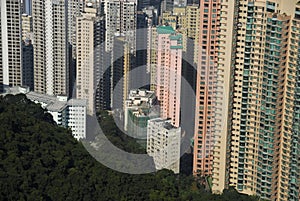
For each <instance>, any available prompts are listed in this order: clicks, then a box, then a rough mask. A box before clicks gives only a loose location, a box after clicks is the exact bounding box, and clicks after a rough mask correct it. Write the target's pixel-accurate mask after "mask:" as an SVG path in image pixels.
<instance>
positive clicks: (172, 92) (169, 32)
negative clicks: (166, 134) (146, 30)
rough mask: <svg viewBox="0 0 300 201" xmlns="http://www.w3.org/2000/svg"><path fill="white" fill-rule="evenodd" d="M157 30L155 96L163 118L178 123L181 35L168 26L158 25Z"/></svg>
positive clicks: (177, 125)
mask: <svg viewBox="0 0 300 201" xmlns="http://www.w3.org/2000/svg"><path fill="white" fill-rule="evenodd" d="M156 31H157V39H156V41H157V66H156V76H155V78H156V80H155V81H156V96H157V100H158V101H159V105H160V113H161V117H163V118H170V119H171V120H172V124H173V125H174V126H176V127H179V125H180V94H181V67H182V49H183V46H182V35H181V34H177V33H176V32H175V31H174V29H173V28H172V27H170V26H159V27H157V28H156Z"/></svg>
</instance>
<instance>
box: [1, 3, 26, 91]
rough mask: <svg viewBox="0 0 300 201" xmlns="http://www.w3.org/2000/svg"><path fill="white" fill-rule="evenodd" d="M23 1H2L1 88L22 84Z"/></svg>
mask: <svg viewBox="0 0 300 201" xmlns="http://www.w3.org/2000/svg"><path fill="white" fill-rule="evenodd" d="M21 49H22V48H21V0H1V1H0V87H1V85H6V86H18V85H21V84H22V56H21Z"/></svg>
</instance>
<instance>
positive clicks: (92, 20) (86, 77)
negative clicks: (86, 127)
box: [76, 4, 109, 115]
mask: <svg viewBox="0 0 300 201" xmlns="http://www.w3.org/2000/svg"><path fill="white" fill-rule="evenodd" d="M76 29H77V34H76V55H77V62H76V71H77V79H76V97H77V98H79V99H86V100H87V101H88V113H89V114H91V115H92V114H94V113H95V109H96V93H97V87H98V86H99V82H100V79H103V78H104V72H103V70H102V68H104V66H103V65H104V63H103V60H104V58H103V53H102V51H104V48H101V47H104V46H103V44H102V43H103V42H104V39H105V38H104V37H105V22H104V18H103V17H101V16H99V13H98V11H97V9H96V8H95V5H94V6H93V5H92V4H91V6H87V7H86V8H85V12H83V13H82V14H81V16H78V17H77V18H76ZM100 77H101V78H100ZM108 81H109V80H108ZM102 84H104V85H105V84H107V83H102ZM102 92H103V93H101V94H100V96H101V97H102V96H104V95H105V94H106V93H104V90H103V91H102ZM98 98H100V97H98Z"/></svg>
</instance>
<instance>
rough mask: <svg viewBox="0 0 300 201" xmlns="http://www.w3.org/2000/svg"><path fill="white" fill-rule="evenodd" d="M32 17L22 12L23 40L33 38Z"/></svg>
mask: <svg viewBox="0 0 300 201" xmlns="http://www.w3.org/2000/svg"><path fill="white" fill-rule="evenodd" d="M32 32H33V27H32V17H31V16H30V15H28V14H22V41H25V40H26V39H32V38H33V36H32V35H33V34H32Z"/></svg>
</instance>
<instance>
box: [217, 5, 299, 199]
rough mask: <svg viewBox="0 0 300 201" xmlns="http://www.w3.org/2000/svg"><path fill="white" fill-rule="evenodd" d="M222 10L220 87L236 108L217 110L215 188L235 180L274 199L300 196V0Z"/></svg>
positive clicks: (236, 184) (240, 188)
mask: <svg viewBox="0 0 300 201" xmlns="http://www.w3.org/2000/svg"><path fill="white" fill-rule="evenodd" d="M222 8H224V13H223V14H224V15H222V14H221V27H220V29H221V31H220V48H219V49H220V54H219V55H220V56H219V60H218V75H219V76H218V81H219V82H218V90H220V92H221V93H227V95H228V96H227V97H226V96H223V98H224V97H225V99H226V101H227V103H228V105H229V106H226V105H225V107H224V108H225V111H224V109H223V111H220V109H219V108H220V106H221V104H220V105H218V107H217V109H216V113H217V114H220V116H219V117H218V118H217V120H216V121H219V123H218V124H219V125H217V126H216V127H215V128H216V136H218V138H217V140H216V145H215V148H214V154H215V155H214V164H213V166H214V169H213V191H215V192H218V191H220V190H222V188H223V187H224V186H226V185H229V186H234V187H235V188H236V189H237V190H238V191H239V192H241V193H245V194H249V195H258V196H260V197H261V198H263V199H266V200H299V184H300V183H299V157H298V154H297V153H299V132H298V129H299V123H298V122H299V120H298V117H299V115H298V111H299V108H298V104H299V96H298V71H299V69H298V68H299V30H300V29H299V20H300V3H299V1H296V0H295V1H289V3H287V2H286V1H281V0H269V1H266V0H263V1H258V0H257V1H232V2H223V3H222ZM229 41H230V43H228V42H229ZM232 44H233V45H232ZM232 54H233V55H232ZM219 84H220V85H219ZM221 85H222V86H223V89H221ZM227 90H228V91H229V92H230V93H229V92H228V91H227ZM226 91H227V92H226ZM223 95H224V94H223ZM221 99H222V96H221V95H220V96H218V97H217V103H219V102H221ZM225 103H226V102H225ZM223 105H224V103H223ZM226 107H227V108H226ZM226 110H227V111H226ZM221 117H223V118H224V119H225V120H226V119H227V120H229V121H227V122H225V123H224V121H222V120H221ZM221 122H223V123H224V124H223V126H221ZM224 126H225V127H224ZM222 127H223V128H222ZM229 131H230V132H229ZM226 138H227V139H226ZM228 145H229V146H228ZM226 150H227V151H226ZM218 170H219V171H218ZM224 170H225V171H224Z"/></svg>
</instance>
